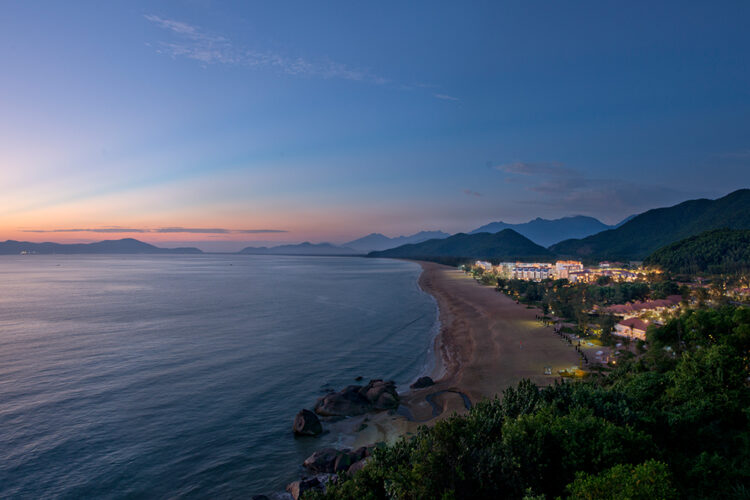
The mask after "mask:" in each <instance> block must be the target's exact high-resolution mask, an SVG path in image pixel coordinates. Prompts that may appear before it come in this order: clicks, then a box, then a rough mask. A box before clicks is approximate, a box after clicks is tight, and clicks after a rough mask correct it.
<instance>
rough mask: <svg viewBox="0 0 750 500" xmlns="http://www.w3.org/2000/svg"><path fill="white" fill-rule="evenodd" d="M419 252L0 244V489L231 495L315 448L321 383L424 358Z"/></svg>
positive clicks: (36, 493)
mask: <svg viewBox="0 0 750 500" xmlns="http://www.w3.org/2000/svg"><path fill="white" fill-rule="evenodd" d="M419 272H420V270H419V267H418V266H417V265H416V264H413V263H406V262H399V261H390V260H376V259H362V258H331V257H266V256H222V255H203V256H156V257H152V256H29V257H26V256H3V257H0V498H49V497H63V498H86V497H109V498H121V497H148V498H170V497H183V496H186V497H197V498H234V497H245V498H246V497H248V496H250V495H252V494H257V493H266V492H269V491H271V490H278V489H283V487H284V485H285V484H286V483H287V482H289V481H292V480H294V479H296V477H297V470H298V467H299V464H300V463H301V462H302V460H304V458H305V457H307V456H308V455H309V454H310V453H311V452H312V451H314V450H315V449H316V448H318V447H321V446H324V445H326V444H327V443H331V442H334V441H336V440H338V439H340V438H341V436H337V435H335V433H331V434H329V435H326V436H324V437H323V438H319V439H309V438H308V439H295V438H294V437H293V436H292V433H291V425H292V420H293V418H294V415H295V414H296V412H297V411H298V410H299V409H300V408H303V407H308V408H309V407H311V406H312V404H313V403H314V402H315V399H316V398H317V397H318V396H320V395H321V393H322V388H323V387H322V386H324V385H325V384H330V385H331V386H333V387H335V388H341V387H343V386H344V385H347V384H351V383H354V382H353V379H354V377H355V376H357V375H362V376H364V377H365V378H367V377H373V378H381V377H382V378H392V379H395V380H396V381H397V382H398V383H399V385H400V386H401V387H402V388H405V386H406V384H408V383H409V382H410V381H412V380H413V379H414V378H415V377H416V376H417V375H419V373H420V372H422V371H423V370H424V369H425V366H426V363H428V359H429V355H428V352H427V351H428V349H429V347H430V344H431V339H432V336H433V335H434V328H435V321H436V307H435V304H434V301H433V300H432V298H431V297H429V296H428V295H426V294H425V293H423V292H422V291H421V290H420V289H419V288H418V286H417V278H418V276H419Z"/></svg>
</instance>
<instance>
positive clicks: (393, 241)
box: [344, 231, 450, 253]
mask: <svg viewBox="0 0 750 500" xmlns="http://www.w3.org/2000/svg"><path fill="white" fill-rule="evenodd" d="M448 236H450V235H449V234H448V233H444V232H442V231H420V232H418V233H415V234H412V235H411V236H397V237H395V238H389V237H388V236H385V235H383V234H380V233H370V234H368V235H367V236H363V237H362V238H359V239H356V240H354V241H350V242H348V243H344V246H345V247H347V248H353V249H354V250H359V251H361V252H362V253H367V252H372V251H375V250H388V249H389V248H396V247H398V246H401V245H408V244H410V243H421V242H423V241H427V240H432V239H441V238H447V237H448Z"/></svg>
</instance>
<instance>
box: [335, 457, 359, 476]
mask: <svg viewBox="0 0 750 500" xmlns="http://www.w3.org/2000/svg"><path fill="white" fill-rule="evenodd" d="M355 461H356V460H353V457H352V455H351V454H349V453H341V454H339V456H337V457H336V462H334V464H333V472H344V471H347V470H349V467H351V466H352V464H353V463H354V462H355Z"/></svg>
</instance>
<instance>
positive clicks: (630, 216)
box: [581, 214, 638, 238]
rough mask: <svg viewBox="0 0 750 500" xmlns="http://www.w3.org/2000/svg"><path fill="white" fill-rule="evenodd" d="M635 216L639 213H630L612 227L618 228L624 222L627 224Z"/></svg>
mask: <svg viewBox="0 0 750 500" xmlns="http://www.w3.org/2000/svg"><path fill="white" fill-rule="evenodd" d="M635 217H638V214H633V215H628V216H627V217H625V218H624V219H622V220H621V221H620V222H618V223H617V224H615V225H614V226H612V229H617V228H618V227H620V226H622V225H623V224H625V223H626V222H628V221H630V220H632V219H634V218H635ZM581 238H583V236H581Z"/></svg>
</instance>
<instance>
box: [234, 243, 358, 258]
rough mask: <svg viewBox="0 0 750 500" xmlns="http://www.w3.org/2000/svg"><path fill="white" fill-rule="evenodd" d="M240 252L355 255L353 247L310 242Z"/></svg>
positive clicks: (256, 253) (253, 248) (253, 253)
mask: <svg viewBox="0 0 750 500" xmlns="http://www.w3.org/2000/svg"><path fill="white" fill-rule="evenodd" d="M238 253H241V254H248V255H355V254H357V251H355V250H354V249H352V248H346V247H339V246H336V245H331V244H330V243H310V242H309V241H306V242H304V243H300V244H299V245H279V246H276V247H270V248H269V247H247V248H243V249H242V250H240V251H239V252H238Z"/></svg>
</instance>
